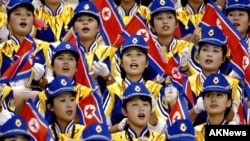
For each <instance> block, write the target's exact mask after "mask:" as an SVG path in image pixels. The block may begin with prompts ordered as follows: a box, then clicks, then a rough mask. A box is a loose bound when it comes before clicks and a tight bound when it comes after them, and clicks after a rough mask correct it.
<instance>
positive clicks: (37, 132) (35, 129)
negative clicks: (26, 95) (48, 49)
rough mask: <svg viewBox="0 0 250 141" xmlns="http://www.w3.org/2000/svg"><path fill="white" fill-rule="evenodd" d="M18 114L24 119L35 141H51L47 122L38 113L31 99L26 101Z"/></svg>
mask: <svg viewBox="0 0 250 141" xmlns="http://www.w3.org/2000/svg"><path fill="white" fill-rule="evenodd" d="M20 115H21V116H22V117H23V118H24V120H25V121H26V123H27V125H28V130H29V132H30V134H31V135H32V136H33V138H35V139H36V140H37V141H53V138H52V134H51V132H50V129H49V127H48V123H47V122H46V121H45V120H44V119H43V118H42V117H41V115H39V114H38V111H37V109H36V108H35V106H34V104H33V102H32V100H31V99H29V100H28V101H27V102H26V104H25V105H24V108H23V110H22V111H21V114H20Z"/></svg>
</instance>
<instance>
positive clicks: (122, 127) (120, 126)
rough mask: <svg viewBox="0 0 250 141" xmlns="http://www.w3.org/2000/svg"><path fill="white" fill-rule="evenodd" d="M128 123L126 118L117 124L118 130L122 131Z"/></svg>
mask: <svg viewBox="0 0 250 141" xmlns="http://www.w3.org/2000/svg"><path fill="white" fill-rule="evenodd" d="M127 121H128V118H123V119H122V121H121V122H120V123H119V124H118V130H119V131H122V130H124V127H125V126H126V124H127Z"/></svg>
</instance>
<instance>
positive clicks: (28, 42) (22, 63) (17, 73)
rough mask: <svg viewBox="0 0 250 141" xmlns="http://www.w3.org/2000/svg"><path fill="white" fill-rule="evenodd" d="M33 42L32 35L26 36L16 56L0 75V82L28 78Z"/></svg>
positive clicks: (31, 61)
mask: <svg viewBox="0 0 250 141" xmlns="http://www.w3.org/2000/svg"><path fill="white" fill-rule="evenodd" d="M34 46H35V43H34V41H33V40H32V37H30V36H27V37H25V38H24V40H23V41H22V43H21V45H20V47H19V49H18V51H17V53H16V57H17V58H18V59H17V60H16V61H15V62H14V63H13V64H12V65H11V66H10V67H9V68H8V69H7V70H6V71H5V72H4V73H3V75H2V76H1V78H0V82H3V83H8V82H10V81H17V80H20V79H25V78H28V77H29V76H30V74H31V68H32V65H33V59H34V57H33V53H34V49H35V48H34Z"/></svg>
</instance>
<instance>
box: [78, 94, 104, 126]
mask: <svg viewBox="0 0 250 141" xmlns="http://www.w3.org/2000/svg"><path fill="white" fill-rule="evenodd" d="M101 104H102V103H101V99H100V97H99V96H98V95H97V94H96V93H95V92H92V93H90V94H89V95H88V96H87V97H84V98H83V99H81V100H80V101H79V104H78V108H77V113H78V115H79V117H80V120H81V121H80V123H82V124H84V125H86V126H89V125H91V124H93V123H104V122H106V120H105V116H104V111H103V110H102V106H101Z"/></svg>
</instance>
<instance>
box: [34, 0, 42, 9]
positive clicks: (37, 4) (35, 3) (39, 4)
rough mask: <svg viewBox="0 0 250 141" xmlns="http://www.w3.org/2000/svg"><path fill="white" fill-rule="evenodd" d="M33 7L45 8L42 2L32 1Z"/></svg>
mask: <svg viewBox="0 0 250 141" xmlns="http://www.w3.org/2000/svg"><path fill="white" fill-rule="evenodd" d="M31 3H32V5H33V6H34V7H35V8H38V7H40V6H43V4H42V2H41V1H40V0H32V2H31Z"/></svg>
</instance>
